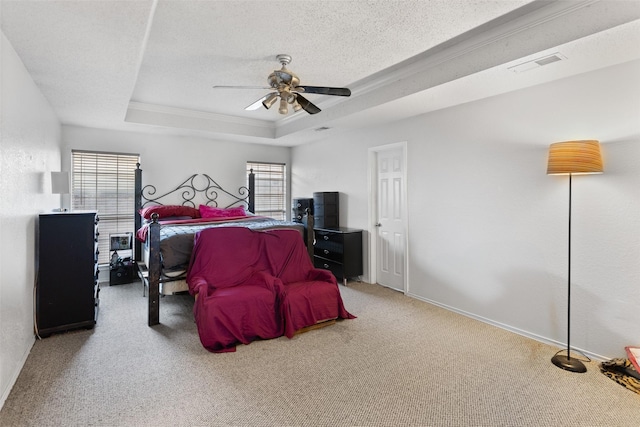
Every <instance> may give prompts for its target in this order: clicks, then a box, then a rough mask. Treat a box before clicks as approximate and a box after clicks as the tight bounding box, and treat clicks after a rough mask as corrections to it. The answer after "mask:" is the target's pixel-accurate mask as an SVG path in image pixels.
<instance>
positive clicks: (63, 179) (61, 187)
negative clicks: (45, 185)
mask: <svg viewBox="0 0 640 427" xmlns="http://www.w3.org/2000/svg"><path fill="white" fill-rule="evenodd" d="M51 192H52V193H53V194H69V172H51Z"/></svg>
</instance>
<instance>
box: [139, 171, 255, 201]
mask: <svg viewBox="0 0 640 427" xmlns="http://www.w3.org/2000/svg"><path fill="white" fill-rule="evenodd" d="M198 181H199V182H198ZM156 193H157V189H156V187H155V186H154V185H145V186H144V187H143V188H142V190H141V193H140V196H141V200H142V202H141V205H140V207H145V206H146V205H148V204H157V205H164V204H172V205H183V206H191V207H193V208H197V207H198V205H207V206H215V207H224V208H229V207H232V206H236V205H245V206H246V207H249V195H250V191H249V188H247V187H245V186H242V187H240V188H239V189H238V191H237V192H235V193H233V192H231V191H228V190H226V189H224V188H222V187H221V186H220V184H218V183H217V182H216V181H214V180H213V179H212V178H211V177H210V176H209V175H207V174H204V173H203V174H193V175H191V176H190V177H189V178H187V179H186V180H185V181H184V182H182V183H181V184H179V185H178V186H176V187H175V188H174V189H173V190H170V191H167V192H166V193H163V194H160V195H157V196H156ZM222 195H224V196H223V197H224V200H223V199H222V198H221V196H222ZM176 196H179V197H180V198H181V199H179V200H178V201H176V199H177V197H176Z"/></svg>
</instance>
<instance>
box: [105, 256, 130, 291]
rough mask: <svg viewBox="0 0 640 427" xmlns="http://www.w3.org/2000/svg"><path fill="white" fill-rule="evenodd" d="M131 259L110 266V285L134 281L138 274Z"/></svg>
mask: <svg viewBox="0 0 640 427" xmlns="http://www.w3.org/2000/svg"><path fill="white" fill-rule="evenodd" d="M134 266H135V264H134V263H133V262H131V261H125V262H120V263H118V264H116V265H115V266H110V267H109V285H110V286H112V285H124V284H126V283H131V282H133V281H134V280H135V279H136V278H137V276H136V272H135V268H134Z"/></svg>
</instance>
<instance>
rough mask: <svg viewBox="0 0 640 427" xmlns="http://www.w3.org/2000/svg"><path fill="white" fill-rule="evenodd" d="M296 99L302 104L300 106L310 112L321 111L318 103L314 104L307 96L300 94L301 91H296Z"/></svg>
mask: <svg viewBox="0 0 640 427" xmlns="http://www.w3.org/2000/svg"><path fill="white" fill-rule="evenodd" d="M296 99H297V101H298V104H300V106H301V107H302V109H303V110H304V111H306V112H307V113H309V114H316V113H319V112H320V111H321V110H320V109H319V108H318V107H317V106H316V105H314V104H312V103H311V102H310V101H309V100H308V99H307V98H305V97H304V96H302V95H300V94H299V93H296Z"/></svg>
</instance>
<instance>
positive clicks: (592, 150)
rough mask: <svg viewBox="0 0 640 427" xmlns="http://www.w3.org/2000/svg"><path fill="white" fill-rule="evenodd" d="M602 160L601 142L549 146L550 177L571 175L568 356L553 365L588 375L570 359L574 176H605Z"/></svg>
mask: <svg viewBox="0 0 640 427" xmlns="http://www.w3.org/2000/svg"><path fill="white" fill-rule="evenodd" d="M602 171H603V169H602V156H601V155H600V143H599V142H598V141H565V142H556V143H555V144H551V145H550V146H549V162H548V164H547V175H569V242H568V247H569V257H568V263H567V264H568V274H567V292H568V297H567V354H566V356H565V355H562V354H560V353H561V352H562V351H564V350H561V351H559V352H558V353H556V354H555V356H553V358H552V359H551V362H553V364H554V365H556V366H557V367H559V368H562V369H564V370H567V371H571V372H586V371H587V368H586V366H585V365H584V363H582V362H581V361H580V360H578V359H576V358H572V357H571V344H570V339H571V176H572V175H584V174H594V173H602Z"/></svg>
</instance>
